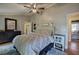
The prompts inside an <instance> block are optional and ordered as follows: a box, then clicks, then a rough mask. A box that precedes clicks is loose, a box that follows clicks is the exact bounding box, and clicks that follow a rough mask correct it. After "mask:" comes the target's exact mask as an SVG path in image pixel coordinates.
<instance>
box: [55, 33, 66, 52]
mask: <svg viewBox="0 0 79 59" xmlns="http://www.w3.org/2000/svg"><path fill="white" fill-rule="evenodd" d="M54 48H55V49H58V50H61V51H64V48H65V36H64V35H61V34H55V35H54Z"/></svg>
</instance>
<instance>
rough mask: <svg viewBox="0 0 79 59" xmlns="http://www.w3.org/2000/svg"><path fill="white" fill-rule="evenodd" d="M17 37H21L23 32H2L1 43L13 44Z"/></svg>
mask: <svg viewBox="0 0 79 59" xmlns="http://www.w3.org/2000/svg"><path fill="white" fill-rule="evenodd" d="M17 35H21V31H11V30H8V31H0V43H6V42H12V40H13V38H14V37H15V36H17Z"/></svg>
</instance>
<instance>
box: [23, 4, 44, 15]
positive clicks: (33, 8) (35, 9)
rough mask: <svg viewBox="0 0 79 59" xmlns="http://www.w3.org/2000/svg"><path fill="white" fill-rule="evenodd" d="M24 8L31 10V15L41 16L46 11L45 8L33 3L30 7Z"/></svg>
mask: <svg viewBox="0 0 79 59" xmlns="http://www.w3.org/2000/svg"><path fill="white" fill-rule="evenodd" d="M24 7H26V8H29V9H31V11H29V13H37V14H41V13H42V12H43V11H44V10H45V8H44V7H37V4H36V3H31V4H29V5H25V6H24Z"/></svg>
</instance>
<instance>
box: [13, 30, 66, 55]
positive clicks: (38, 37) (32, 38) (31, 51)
mask: <svg viewBox="0 0 79 59" xmlns="http://www.w3.org/2000/svg"><path fill="white" fill-rule="evenodd" d="M51 43H54V39H53V36H51V35H50V34H49V32H47V31H43V32H35V33H30V34H28V35H26V34H24V35H18V36H16V37H15V38H14V40H13V44H14V46H15V47H16V49H17V51H18V52H19V53H20V54H21V55H65V54H66V53H64V52H63V51H60V50H57V49H55V48H53V44H51ZM50 44H51V45H50ZM50 46H51V48H49V47H50ZM40 52H42V53H41V54H40ZM43 52H44V53H43Z"/></svg>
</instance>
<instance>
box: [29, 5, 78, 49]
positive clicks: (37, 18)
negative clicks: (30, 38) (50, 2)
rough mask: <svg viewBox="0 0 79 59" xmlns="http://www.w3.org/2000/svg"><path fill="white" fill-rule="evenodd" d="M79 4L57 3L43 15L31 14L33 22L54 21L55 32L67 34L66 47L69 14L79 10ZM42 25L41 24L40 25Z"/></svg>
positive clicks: (66, 35)
mask: <svg viewBox="0 0 79 59" xmlns="http://www.w3.org/2000/svg"><path fill="white" fill-rule="evenodd" d="M78 11H79V4H56V5H55V6H53V7H51V8H49V9H48V10H46V11H45V12H44V13H43V14H42V15H37V14H36V15H32V16H30V21H31V22H36V23H37V24H39V25H40V24H42V23H46V22H50V23H51V22H53V23H54V24H55V27H56V29H55V33H58V34H63V35H65V37H66V38H65V40H66V41H65V44H66V46H65V48H67V47H68V45H67V43H68V31H67V23H68V22H67V15H68V14H70V13H74V12H78ZM38 27H40V26H38Z"/></svg>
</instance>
